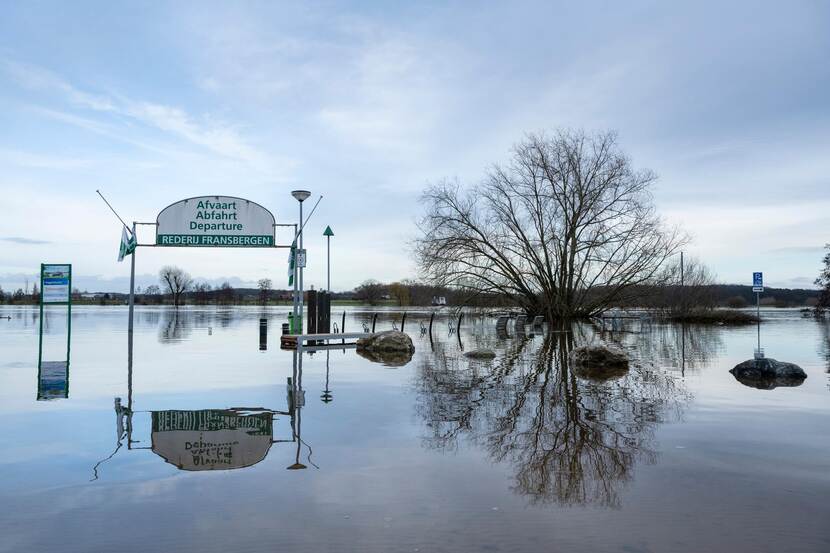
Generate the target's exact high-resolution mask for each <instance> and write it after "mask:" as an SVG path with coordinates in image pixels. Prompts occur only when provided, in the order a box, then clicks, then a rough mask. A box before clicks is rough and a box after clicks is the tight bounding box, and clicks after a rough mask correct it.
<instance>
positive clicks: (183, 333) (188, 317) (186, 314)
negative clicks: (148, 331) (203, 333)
mask: <svg viewBox="0 0 830 553" xmlns="http://www.w3.org/2000/svg"><path fill="white" fill-rule="evenodd" d="M194 322H195V321H194V317H193V314H192V313H191V312H190V311H188V310H186V309H181V310H180V309H169V310H166V311H165V312H164V316H163V320H162V323H161V326H159V342H161V343H162V344H169V343H175V342H181V341H183V340H185V339H187V338H188V336H190V333H191V332H192V331H193V324H194Z"/></svg>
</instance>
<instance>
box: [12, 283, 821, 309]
mask: <svg viewBox="0 0 830 553" xmlns="http://www.w3.org/2000/svg"><path fill="white" fill-rule="evenodd" d="M291 294H292V292H291V290H270V289H261V288H233V287H231V286H229V285H227V284H226V285H223V286H222V287H219V288H213V289H211V288H209V287H206V286H201V285H197V286H196V287H195V289H193V290H190V291H187V292H185V293H184V294H183V296H182V297H183V300H184V302H185V303H186V304H190V305H278V304H289V303H291ZM819 295H820V291H819V290H807V289H800V288H796V289H790V288H766V289H765V290H764V293H763V294H761V305H762V306H765V307H770V306H774V307H812V306H814V305H815V304H816V303H817V301H818V297H819ZM128 297H129V296H128V294H124V293H115V292H96V293H90V292H81V291H79V290H77V289H76V290H74V291H73V294H72V302H73V303H75V304H80V305H84V304H86V305H123V304H125V303H126V302H127V300H128ZM678 298H680V301H685V302H687V303H688V307H690V308H692V307H712V306H717V307H732V308H740V307H748V306H751V305H755V293H754V292H753V291H752V287H750V286H741V285H737V284H713V285H706V286H698V287H687V288H685V289H682V288H679V287H654V288H648V287H640V288H634V289H632V290H630V291H629V293H628V294H627V296H626V298H625V299H623V301H621V302H619V305H618V306H619V307H651V308H666V307H668V306H671V305H673V304H674V303H676V302H677V301H678ZM332 300H333V301H334V302H337V303H354V304H361V305H389V306H400V307H407V306H428V305H434V304H441V305H443V304H446V305H448V306H467V307H504V308H507V307H512V302H511V301H510V299H509V298H506V297H503V296H499V295H498V294H482V293H478V294H471V293H470V292H467V291H463V290H458V289H453V288H446V287H441V286H430V285H427V284H420V283H414V282H409V281H404V282H394V283H391V284H384V283H380V282H377V281H366V282H364V283H363V284H361V285H360V286H358V287H357V288H355V289H354V290H350V291H347V292H333V293H332ZM39 301H40V293H39V291H38V290H37V288H36V287H35V289H34V290H32V291H30V292H29V293H26V292H25V291H24V290H22V289H18V290H16V291H15V292H13V293H9V292H5V291H4V290H3V289H2V288H0V304H21V305H25V304H37V303H38V302H39ZM171 302H172V295H171V294H169V293H167V294H165V293H163V292H162V291H161V290H160V289H159V288H158V287H157V286H148V287H147V289H146V290H141V289H139V291H138V293H137V294H136V303H137V304H138V305H165V304H168V303H171ZM444 302H446V303H444Z"/></svg>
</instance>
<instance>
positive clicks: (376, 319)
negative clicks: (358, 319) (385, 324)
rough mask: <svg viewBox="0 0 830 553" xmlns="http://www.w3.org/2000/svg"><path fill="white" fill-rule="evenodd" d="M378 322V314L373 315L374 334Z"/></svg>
mask: <svg viewBox="0 0 830 553" xmlns="http://www.w3.org/2000/svg"><path fill="white" fill-rule="evenodd" d="M377 322H378V314H377V313H375V314H374V315H372V334H374V333H375V323H377Z"/></svg>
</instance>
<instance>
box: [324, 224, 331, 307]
mask: <svg viewBox="0 0 830 553" xmlns="http://www.w3.org/2000/svg"><path fill="white" fill-rule="evenodd" d="M323 236H325V237H326V292H329V293H331V237H332V236H334V232H333V231H332V230H331V227H330V226H328V225H326V230H324V231H323Z"/></svg>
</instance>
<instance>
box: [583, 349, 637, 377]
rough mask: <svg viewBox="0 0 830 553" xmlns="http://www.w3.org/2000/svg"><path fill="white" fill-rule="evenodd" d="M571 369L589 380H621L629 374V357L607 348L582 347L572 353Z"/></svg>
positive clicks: (620, 351)
mask: <svg viewBox="0 0 830 553" xmlns="http://www.w3.org/2000/svg"><path fill="white" fill-rule="evenodd" d="M569 359H570V361H571V368H572V369H573V370H574V372H575V373H576V375H577V376H579V377H580V378H585V379H588V380H610V379H612V378H620V377H621V376H624V375H625V374H626V373H627V372H628V355H626V353H625V352H624V351H622V350H619V349H616V348H609V347H606V346H582V347H578V348H575V349H574V350H573V351H571V354H570V356H569Z"/></svg>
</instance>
